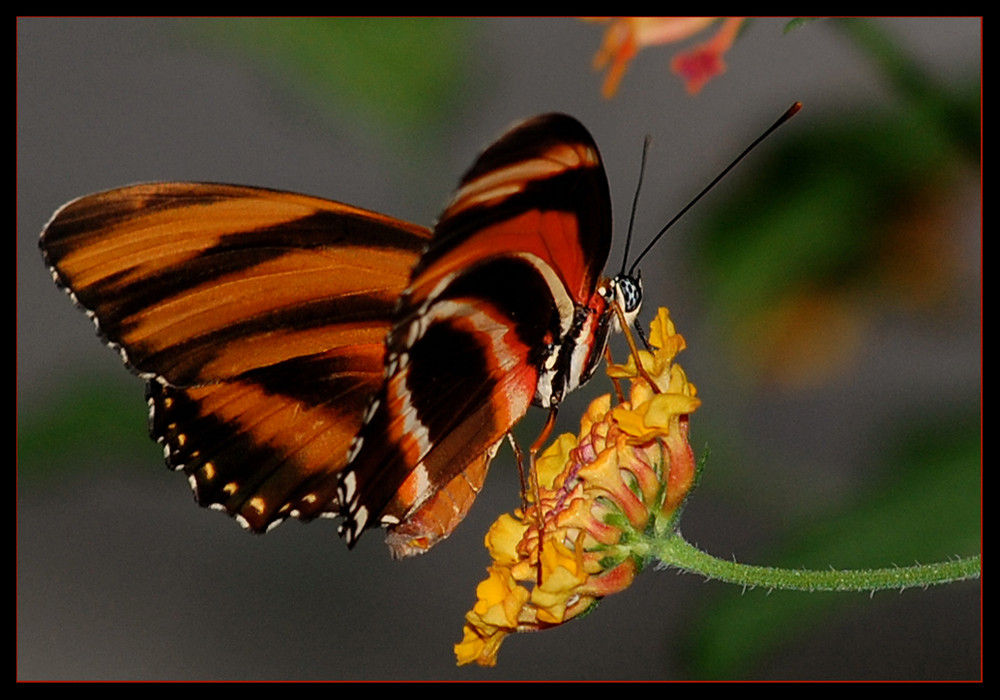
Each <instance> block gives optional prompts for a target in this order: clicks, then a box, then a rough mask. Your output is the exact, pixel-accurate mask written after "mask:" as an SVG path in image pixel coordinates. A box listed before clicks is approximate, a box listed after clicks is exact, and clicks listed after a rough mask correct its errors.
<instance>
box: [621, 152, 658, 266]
mask: <svg viewBox="0 0 1000 700" xmlns="http://www.w3.org/2000/svg"><path fill="white" fill-rule="evenodd" d="M651 141H652V138H650V136H649V134H646V138H645V139H643V142H642V160H641V161H639V181H638V182H637V183H635V194H634V195H633V196H632V213H631V214H629V217H628V232H627V233H626V234H625V255H624V256H623V257H622V275H624V274H625V266H626V265H628V251H629V248H631V247H632V228H633V226H634V224H635V211H636V209H638V208H639V191H640V190H641V189H642V176H643V175H645V174H646V154H647V153H649V144H650V142H651Z"/></svg>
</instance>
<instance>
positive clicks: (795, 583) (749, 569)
mask: <svg viewBox="0 0 1000 700" xmlns="http://www.w3.org/2000/svg"><path fill="white" fill-rule="evenodd" d="M653 554H654V556H656V558H657V559H659V560H660V561H661V562H662V563H663V564H665V565H667V566H670V567H675V568H678V569H683V570H684V571H688V572H690V573H696V574H702V575H703V576H707V577H709V578H713V579H718V580H720V581H726V582H728V583H736V584H739V585H742V586H747V587H756V586H760V587H763V588H773V589H782V590H792V591H876V590H885V589H897V590H902V589H904V588H916V587H920V588H925V587H927V586H932V585H935V584H940V583H950V582H952V581H962V580H965V579H973V578H979V568H980V566H979V557H968V558H965V559H956V560H954V561H946V562H938V563H936V564H918V565H916V566H899V567H892V568H888V569H853V570H846V571H835V570H833V569H830V570H824V571H813V570H807V569H779V568H774V567H770V566H750V565H748V564H738V563H736V562H733V561H727V560H725V559H718V558H716V557H713V556H712V555H710V554H706V553H705V552H702V551H701V550H699V549H698V548H696V547H695V546H694V545H692V544H690V543H689V542H687V541H686V540H685V539H684V538H683V537H681V536H680V535H679V534H674V535H672V536H670V537H669V538H667V539H665V540H659V541H658V542H656V543H655V544H654V545H653Z"/></svg>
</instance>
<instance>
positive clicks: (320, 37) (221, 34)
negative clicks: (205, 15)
mask: <svg viewBox="0 0 1000 700" xmlns="http://www.w3.org/2000/svg"><path fill="white" fill-rule="evenodd" d="M183 27H184V30H185V31H194V33H195V36H197V37H199V38H200V39H201V40H202V41H203V42H205V43H206V44H209V45H212V46H219V47H229V48H235V49H236V50H238V51H240V52H241V53H243V54H245V55H247V56H249V57H251V58H252V59H255V60H256V61H257V62H258V63H259V65H261V66H265V67H267V69H268V70H270V71H280V77H281V79H285V80H292V81H294V82H295V83H296V84H295V85H294V86H293V87H295V88H296V89H297V90H298V91H300V92H301V93H303V94H305V95H308V96H312V97H313V98H314V99H316V100H317V101H318V102H320V103H321V109H320V110H318V111H320V112H321V113H322V112H324V111H325V112H328V113H333V112H335V111H336V110H338V109H343V108H344V106H345V105H348V106H351V107H353V109H355V110H356V111H357V115H356V116H357V118H359V119H360V120H362V121H363V122H367V123H372V124H376V125H378V129H379V130H382V131H386V130H388V131H389V132H391V133H395V134H399V135H401V136H405V135H407V134H413V133H419V132H420V131H421V130H427V129H430V130H432V131H433V129H434V128H435V127H438V126H440V125H443V124H445V123H447V122H448V119H449V117H451V116H453V113H454V111H455V110H457V109H459V108H460V106H461V100H460V97H461V95H462V94H463V89H464V88H465V87H467V85H468V77H467V76H468V71H467V63H468V62H470V61H472V60H474V57H475V54H474V53H473V52H472V51H471V50H470V49H469V48H468V47H469V44H470V42H471V29H470V27H471V24H470V23H469V22H468V21H466V20H462V19H453V18H382V17H367V18H365V17H343V18H309V19H306V18H243V19H237V18H227V19H205V20H200V21H197V22H190V21H187V22H185V23H184V24H183Z"/></svg>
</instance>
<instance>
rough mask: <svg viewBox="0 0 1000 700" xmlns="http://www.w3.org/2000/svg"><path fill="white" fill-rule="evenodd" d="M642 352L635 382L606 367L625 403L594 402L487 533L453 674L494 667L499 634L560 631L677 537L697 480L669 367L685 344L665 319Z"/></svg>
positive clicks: (624, 370)
mask: <svg viewBox="0 0 1000 700" xmlns="http://www.w3.org/2000/svg"><path fill="white" fill-rule="evenodd" d="M650 344H651V345H652V346H653V348H654V350H653V351H652V352H647V351H645V350H642V351H640V352H639V361H640V362H641V363H642V368H643V369H644V370H645V371H644V372H643V373H640V372H639V371H638V368H637V366H636V358H634V357H633V358H630V360H629V362H628V363H627V364H625V365H611V366H610V367H609V368H608V374H609V375H610V376H612V377H613V378H616V379H617V378H630V379H631V389H630V392H629V400H628V401H625V402H622V403H620V404H618V405H617V406H612V405H611V397H610V395H605V396H603V397H601V398H599V399H597V400H595V401H594V402H593V403H592V404H591V405H590V407H589V409H588V410H587V412H586V414H585V415H584V416H583V418H582V420H581V425H580V434H579V437H577V436H574V435H570V434H565V435H561V436H559V437H558V438H557V439H556V441H555V442H554V443H553V444H552V445H551V446H550V447H549V448H548V449H547V450H545V452H544V453H543V454H542V455H541V456H540V457H539V458H538V459H537V460H536V461H535V463H534V464H533V465H532V472H531V475H530V476H531V479H532V483H533V484H534V485H535V487H534V488H533V489H531V490H532V491H533V493H529V494H527V496H526V501H527V506H526V508H525V509H524V511H523V512H522V510H521V509H519V510H517V511H515V513H514V514H512V515H503V516H501V517H500V519H499V520H497V521H496V522H495V523H494V524H493V527H492V528H491V529H490V531H489V534H488V535H487V536H486V547H487V549H488V550H489V552H490V556H491V558H492V559H493V563H492V564H491V565H490V567H489V569H488V571H489V577H488V578H487V579H486V580H485V581H483V582H482V583H480V584H479V586H478V587H477V589H476V596H477V598H478V600H477V601H476V604H475V606H474V607H473V609H472V610H471V611H470V612H469V613H467V614H466V624H465V630H464V638H463V639H462V641H461V642H460V643H459V644H457V645H456V646H455V653H456V656H457V657H458V663H459V664H467V663H472V662H476V663H478V664H480V665H482V666H492V665H494V664H495V663H496V655H497V653H498V651H499V648H500V644H501V643H502V641H503V639H504V638H505V637H506V636H507V635H508V634H510V633H512V632H520V631H529V630H539V629H544V628H546V627H551V626H553V625H558V624H561V623H563V622H566V621H567V620H570V619H572V618H573V617H576V616H577V615H580V614H581V613H584V612H586V611H588V610H589V609H590V608H592V607H593V606H594V605H595V604H596V603H597V601H598V600H599V599H600V598H602V597H603V596H606V595H609V594H611V593H617V592H618V591H621V590H623V589H625V588H626V587H628V585H629V584H630V583H631V582H632V579H633V578H634V577H635V575H636V574H637V573H638V572H639V570H640V569H641V567H642V565H643V564H644V563H645V562H646V560H647V558H648V552H649V548H648V545H647V544H646V543H647V542H648V538H650V537H663V536H665V535H668V534H670V533H672V532H673V531H674V529H675V528H676V520H677V515H678V514H679V507H680V506H681V504H682V503H683V501H684V499H685V498H686V496H687V494H688V492H689V491H690V490H691V487H692V486H693V484H694V480H695V460H694V454H693V452H692V450H691V447H690V444H689V442H688V416H689V414H690V413H692V412H693V411H694V410H695V409H696V408H697V407H698V406H699V404H700V401H699V400H698V398H696V391H695V387H694V386H693V385H692V384H690V383H688V381H687V377H686V376H685V374H684V371H683V370H682V369H681V368H680V366H679V365H676V364H674V363H673V359H674V356H675V355H676V354H677V353H678V352H680V351H681V350H683V349H684V347H685V346H684V339H683V338H682V337H681V336H680V335H678V334H677V333H676V332H675V330H674V326H673V323H671V321H670V318H669V316H668V314H667V310H666V309H660V311H659V314H658V316H657V318H656V319H655V320H654V321H653V324H652V332H651V334H650ZM650 382H652V384H650Z"/></svg>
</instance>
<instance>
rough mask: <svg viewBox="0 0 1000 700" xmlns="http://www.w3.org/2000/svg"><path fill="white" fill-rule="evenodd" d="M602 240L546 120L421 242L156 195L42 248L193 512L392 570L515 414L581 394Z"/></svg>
mask: <svg viewBox="0 0 1000 700" xmlns="http://www.w3.org/2000/svg"><path fill="white" fill-rule="evenodd" d="M610 237H611V213H610V196H609V193H608V185H607V179H606V177H605V174H604V169H603V166H602V165H601V161H600V156H599V154H598V151H597V147H596V145H595V144H594V142H593V139H592V138H591V137H590V135H589V133H587V131H586V129H584V127H582V126H581V125H580V124H579V123H578V122H576V121H575V120H573V119H572V118H570V117H566V116H564V115H544V116H542V117H538V118H536V119H534V120H530V121H528V122H525V123H523V124H521V125H520V126H518V127H515V128H514V129H513V130H511V131H510V132H508V133H507V134H506V135H505V136H503V137H502V138H501V139H500V140H498V141H497V142H496V143H495V144H494V145H492V146H491V147H490V148H488V149H487V150H486V151H484V153H483V154H482V155H481V156H480V158H479V159H478V160H477V162H476V164H475V165H474V166H473V168H472V169H470V170H469V172H468V173H466V175H465V177H464V178H463V179H462V181H461V183H460V185H459V188H458V190H457V191H456V193H455V195H454V197H453V198H452V200H451V201H450V203H449V204H448V205H447V207H446V208H445V211H444V212H443V214H442V215H441V217H440V219H439V221H438V223H437V225H436V226H435V228H434V230H433V232H431V231H428V230H427V229H424V228H422V227H419V226H415V225H412V224H408V223H405V222H402V221H398V220H395V219H392V218H390V217H385V216H382V215H379V214H374V213H371V212H366V211H363V210H360V209H356V208H354V207H349V206H347V205H342V204H338V203H335V202H330V201H327V200H322V199H317V198H313V197H306V196H302V195H294V194H289V193H284V192H275V191H272V190H261V189H255V188H245V187H236V186H231V185H207V184H190V183H162V184H153V185H137V186H133V187H128V188H122V189H119V190H112V191H110V192H106V193H100V194H96V195H90V196H88V197H84V198H81V199H79V200H75V201H74V202H71V203H69V204H67V205H66V206H64V207H63V208H62V209H60V210H59V211H58V212H57V213H56V215H55V216H54V217H53V219H52V221H50V223H49V225H48V226H47V227H46V229H45V231H44V232H43V236H42V241H41V247H42V250H43V253H44V255H45V258H46V262H47V263H48V264H49V265H50V267H51V268H52V270H53V275H54V278H55V279H56V281H57V283H59V284H60V285H61V286H64V287H65V288H66V289H67V290H68V291H70V293H71V295H72V296H73V297H74V300H75V301H77V302H78V303H79V304H80V305H81V306H83V307H84V308H85V309H87V310H88V313H89V314H90V315H91V317H92V318H94V320H95V322H96V323H97V325H98V328H99V330H100V332H101V334H102V335H103V336H104V337H105V338H106V339H107V340H108V342H109V343H110V344H111V345H112V346H114V347H116V348H118V349H119V350H120V351H121V352H122V355H123V357H124V358H125V360H126V362H127V364H128V365H129V366H130V367H131V368H132V369H133V370H134V371H136V372H137V373H138V374H139V375H140V376H142V377H143V378H145V379H147V382H148V391H147V395H148V399H149V403H150V430H151V433H152V435H153V436H154V437H155V438H156V439H157V440H158V441H159V442H160V443H161V444H162V445H163V446H164V452H165V455H166V458H167V461H168V463H169V464H170V465H171V466H173V467H174V468H177V469H182V470H183V471H184V472H185V473H186V474H187V475H188V478H189V481H190V482H191V484H192V487H193V489H194V492H195V495H196V498H197V500H198V501H199V503H201V504H203V505H207V506H210V507H212V508H216V509H219V510H224V511H226V512H228V513H230V514H231V515H234V516H235V517H236V518H237V519H238V520H239V521H240V522H241V524H243V525H244V526H246V527H247V528H249V529H251V530H253V531H257V532H262V531H265V530H267V529H268V528H269V527H273V526H274V525H275V524H277V523H279V522H281V521H283V520H284V519H285V518H287V517H297V518H300V519H303V520H308V519H311V518H314V517H317V516H343V517H344V522H343V523H342V526H341V532H342V533H343V534H344V535H345V537H346V538H347V540H348V543H349V544H353V543H354V542H355V541H356V539H357V537H358V536H359V535H360V534H361V532H363V530H364V529H365V528H367V527H372V526H375V525H384V526H386V527H388V529H389V533H390V534H389V542H390V547H391V548H392V550H393V552H394V553H395V554H397V555H408V554H413V553H417V552H420V551H424V550H425V549H426V548H427V547H429V546H431V545H433V544H434V543H435V542H437V541H438V540H440V539H441V538H443V537H446V536H447V535H448V534H449V533H450V532H451V530H452V529H453V528H454V527H455V526H456V525H457V524H458V522H459V521H460V520H461V519H462V517H464V515H465V513H466V512H467V510H468V508H469V506H470V505H471V503H472V501H473V499H474V498H475V495H476V494H477V493H478V491H479V489H480V488H481V486H482V482H483V479H484V478H485V474H486V470H487V468H488V466H489V461H490V459H491V458H492V456H493V455H494V454H495V452H496V450H497V447H498V446H499V443H500V441H501V440H502V439H503V438H504V436H505V435H506V434H507V433H508V432H509V431H510V429H511V428H512V427H513V425H514V424H516V423H517V422H518V421H519V420H520V419H521V418H522V417H523V416H524V414H525V413H526V412H527V410H528V408H529V406H531V405H536V406H541V407H543V408H548V409H550V410H554V409H555V407H557V406H558V404H559V402H560V401H561V400H562V398H563V396H564V395H565V394H566V393H567V392H568V391H571V390H572V389H574V388H576V387H577V386H579V385H580V384H582V383H584V382H585V381H586V380H587V379H589V377H590V375H591V374H592V373H593V371H594V369H595V368H596V366H597V362H598V360H599V358H600V356H601V355H602V353H603V350H604V347H605V345H606V342H607V336H608V333H609V332H610V329H611V328H612V327H613V326H614V324H615V323H616V320H615V317H614V315H613V314H612V307H613V305H614V304H615V303H620V301H621V297H622V291H621V289H622V286H623V281H622V280H619V279H616V280H609V279H607V278H604V277H602V275H601V270H602V269H603V267H604V264H605V261H606V258H607V255H608V251H609V248H610V243H611V238H610ZM625 286H627V285H625ZM634 306H637V304H636V305H634ZM636 310H637V308H632V307H630V308H629V311H630V312H634V311H636Z"/></svg>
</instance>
